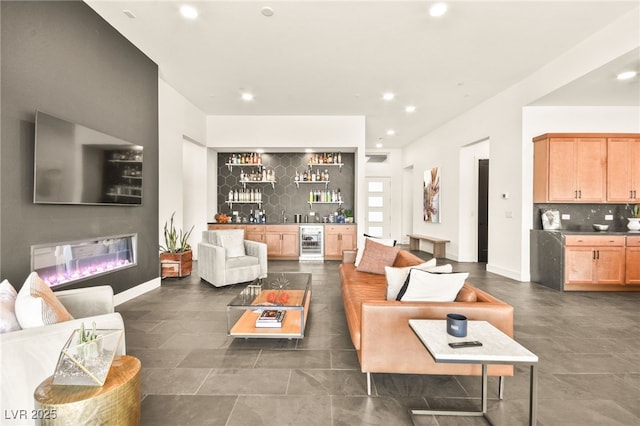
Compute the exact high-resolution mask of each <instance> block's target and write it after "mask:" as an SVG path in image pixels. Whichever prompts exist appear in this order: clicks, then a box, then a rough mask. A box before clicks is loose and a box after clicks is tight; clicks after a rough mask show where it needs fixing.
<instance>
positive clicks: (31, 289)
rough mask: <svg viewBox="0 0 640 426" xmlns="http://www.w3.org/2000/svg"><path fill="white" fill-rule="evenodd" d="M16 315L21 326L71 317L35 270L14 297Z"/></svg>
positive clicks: (42, 323)
mask: <svg viewBox="0 0 640 426" xmlns="http://www.w3.org/2000/svg"><path fill="white" fill-rule="evenodd" d="M16 317H17V318H18V322H19V323H20V326H21V327H22V328H32V327H40V326H43V325H50V324H56V323H58V322H64V321H69V320H72V319H73V317H72V316H71V314H70V313H69V312H68V311H67V309H66V308H65V307H64V305H63V304H62V303H61V302H60V301H59V300H58V298H57V297H56V295H55V294H54V293H53V291H52V290H51V289H50V288H49V286H48V285H47V283H45V282H44V281H43V280H42V279H41V278H40V276H39V275H38V274H37V273H36V272H32V273H31V274H29V276H28V277H27V280H26V281H25V282H24V284H23V285H22V288H21V289H20V291H19V292H18V296H17V297H16Z"/></svg>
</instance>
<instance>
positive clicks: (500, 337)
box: [409, 319, 538, 426]
mask: <svg viewBox="0 0 640 426" xmlns="http://www.w3.org/2000/svg"><path fill="white" fill-rule="evenodd" d="M446 324H447V322H446V321H444V320H419V319H411V320H409V326H410V327H411V329H412V330H413V331H414V333H416V336H418V338H419V339H420V341H421V342H422V344H423V345H424V346H425V347H426V348H427V351H428V352H429V354H430V355H431V357H432V358H433V359H434V360H435V361H436V362H449V363H460V364H482V395H481V401H482V409H481V410H480V411H454V410H411V414H416V415H436V416H482V417H484V418H485V419H486V420H488V421H489V422H490V423H491V421H490V420H489V419H487V365H488V364H516V363H522V364H528V365H529V366H530V368H531V371H530V376H529V426H535V425H536V424H537V404H538V373H537V370H536V365H537V364H538V356H537V355H535V354H534V353H532V352H530V351H529V350H528V349H527V348H525V347H524V346H522V345H520V344H519V343H518V342H516V341H515V340H513V339H512V338H511V337H509V336H507V335H506V334H504V333H503V332H502V331H500V330H498V329H497V328H496V327H494V326H493V325H492V324H490V323H488V322H487V321H469V322H468V332H467V333H468V334H467V336H466V337H453V336H450V335H449V334H447V332H446V327H447V325H446ZM467 340H471V341H473V340H477V341H480V342H482V346H475V347H467V348H458V349H453V348H451V347H449V343H453V342H460V341H467Z"/></svg>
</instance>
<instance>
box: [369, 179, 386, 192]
mask: <svg viewBox="0 0 640 426" xmlns="http://www.w3.org/2000/svg"><path fill="white" fill-rule="evenodd" d="M383 191H384V184H383V182H375V181H369V192H383Z"/></svg>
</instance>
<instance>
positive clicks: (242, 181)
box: [240, 180, 276, 189]
mask: <svg viewBox="0 0 640 426" xmlns="http://www.w3.org/2000/svg"><path fill="white" fill-rule="evenodd" d="M240 183H241V184H242V187H243V188H245V189H246V188H247V184H253V183H270V184H271V187H272V188H275V187H276V181H275V180H241V181H240Z"/></svg>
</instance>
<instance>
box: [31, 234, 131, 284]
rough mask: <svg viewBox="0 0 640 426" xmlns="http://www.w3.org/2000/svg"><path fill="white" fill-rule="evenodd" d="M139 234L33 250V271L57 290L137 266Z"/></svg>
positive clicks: (53, 244)
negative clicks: (67, 285) (63, 286)
mask: <svg viewBox="0 0 640 426" xmlns="http://www.w3.org/2000/svg"><path fill="white" fill-rule="evenodd" d="M136 243H137V235H136V234H129V235H118V236H112V237H100V238H94V239H87V240H79V241H71V242H64V243H52V244H40V245H37V246H32V247H31V269H32V270H33V271H35V272H37V273H38V275H40V277H41V278H42V279H43V280H44V281H45V282H46V283H47V284H48V285H49V287H58V286H61V285H66V284H70V283H73V282H77V281H82V280H86V279H88V278H93V277H97V276H100V275H104V274H107V273H111V272H114V271H117V270H121V269H125V268H129V267H131V266H134V265H136V246H137V244H136Z"/></svg>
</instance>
